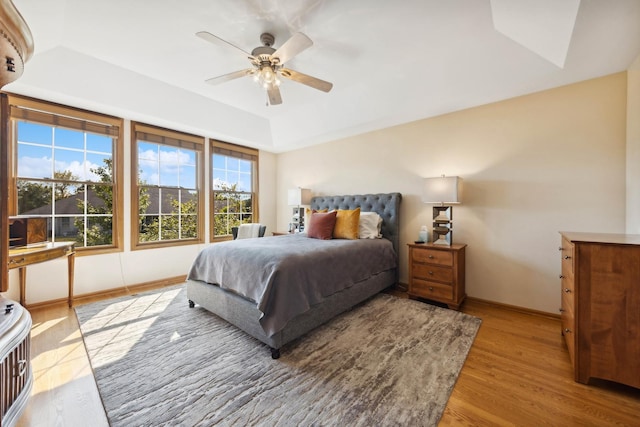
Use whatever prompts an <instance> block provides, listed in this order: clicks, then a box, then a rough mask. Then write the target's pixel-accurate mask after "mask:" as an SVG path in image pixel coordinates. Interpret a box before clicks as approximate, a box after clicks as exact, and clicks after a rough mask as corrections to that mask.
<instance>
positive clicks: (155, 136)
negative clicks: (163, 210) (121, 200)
mask: <svg viewBox="0 0 640 427" xmlns="http://www.w3.org/2000/svg"><path fill="white" fill-rule="evenodd" d="M139 136H144V137H145V138H143V140H144V141H146V142H151V143H157V144H160V145H165V146H169V147H177V148H181V147H182V148H187V149H189V150H193V151H195V153H196V183H195V184H196V190H197V192H198V194H197V196H196V199H197V203H198V208H197V215H198V225H197V234H198V235H197V237H195V238H183V239H171V240H157V241H151V242H140V228H139V226H138V224H139V206H140V201H139V197H138V195H139V194H140V193H139V191H140V187H139V185H138V171H139V165H138V141H139V138H138V137H139ZM204 147H205V138H204V137H201V136H197V135H192V134H188V133H184V132H179V131H174V130H171V129H165V128H161V127H157V126H152V125H147V124H144V123H140V122H133V121H132V122H131V214H130V218H131V250H143V249H154V248H165V247H174V246H184V245H193V244H202V243H204V235H205V232H204V217H205V212H204V206H205V200H204V195H205V191H204V187H203V185H202V184H203V182H204V170H205V168H204V166H203V160H204ZM158 187H160V188H162V186H158Z"/></svg>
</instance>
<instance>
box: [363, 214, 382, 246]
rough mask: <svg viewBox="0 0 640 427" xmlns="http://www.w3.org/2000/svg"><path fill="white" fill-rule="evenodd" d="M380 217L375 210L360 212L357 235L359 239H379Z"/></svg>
mask: <svg viewBox="0 0 640 427" xmlns="http://www.w3.org/2000/svg"><path fill="white" fill-rule="evenodd" d="M381 228H382V217H381V216H380V215H378V214H377V213H375V212H360V223H359V225H358V235H359V236H360V238H361V239H380V238H382V234H380V230H381Z"/></svg>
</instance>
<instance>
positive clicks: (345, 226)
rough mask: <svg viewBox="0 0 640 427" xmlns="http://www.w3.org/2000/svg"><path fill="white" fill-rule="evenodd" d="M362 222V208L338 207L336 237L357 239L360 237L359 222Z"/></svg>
mask: <svg viewBox="0 0 640 427" xmlns="http://www.w3.org/2000/svg"><path fill="white" fill-rule="evenodd" d="M359 223H360V208H355V209H353V210H346V209H338V214H337V215H336V226H335V227H334V228H333V238H334V239H349V240H355V239H357V238H358V224H359Z"/></svg>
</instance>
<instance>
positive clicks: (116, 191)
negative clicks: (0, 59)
mask: <svg viewBox="0 0 640 427" xmlns="http://www.w3.org/2000/svg"><path fill="white" fill-rule="evenodd" d="M8 97H9V109H10V112H9V118H10V126H9V127H10V132H9V133H10V138H9V161H10V165H9V173H10V177H9V181H10V185H9V215H16V214H17V212H18V189H17V182H18V158H17V154H18V146H17V145H18V139H17V137H18V135H17V122H18V121H28V122H31V123H37V124H41V125H46V126H58V127H60V128H64V129H72V130H76V131H87V132H90V133H96V134H100V130H101V129H107V128H109V129H111V133H110V134H107V135H108V136H110V137H111V138H113V140H114V142H113V152H112V171H111V172H112V179H113V185H112V188H113V190H112V197H113V201H112V223H111V227H112V242H111V244H110V245H99V246H76V253H77V254H78V255H79V256H84V255H97V254H102V253H112V252H122V251H123V250H124V247H123V241H124V240H123V237H124V231H123V230H124V206H123V202H122V200H123V199H122V195H123V191H124V174H123V171H124V169H123V162H124V160H123V154H124V153H123V146H124V142H123V141H124V120H123V119H121V118H119V117H114V116H109V115H106V114H102V113H96V112H93V111H88V110H83V109H80V108H75V107H69V106H66V105H62V104H57V103H53V102H47V101H41V100H38V99H34V98H29V97H25V96H21V95H14V94H8ZM25 114H27V115H29V116H30V118H29V119H25V118H24V115H25ZM50 217H52V216H50Z"/></svg>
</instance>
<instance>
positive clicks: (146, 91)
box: [5, 0, 640, 152]
mask: <svg viewBox="0 0 640 427" xmlns="http://www.w3.org/2000/svg"><path fill="white" fill-rule="evenodd" d="M14 4H15V5H16V7H17V8H18V10H19V11H20V12H21V13H22V15H23V17H24V18H25V20H26V22H27V24H28V25H29V27H30V28H31V31H32V33H33V37H34V41H35V54H34V56H33V58H31V60H30V61H29V62H28V63H27V64H26V66H25V72H24V75H23V76H22V78H21V79H20V80H18V81H16V82H14V83H12V84H10V85H8V86H6V87H5V90H6V91H9V92H14V93H20V94H24V95H28V96H33V97H37V98H40V99H46V100H53V101H56V102H59V103H63V104H67V105H72V106H76V107H81V108H87V109H91V110H94V111H99V112H104V113H108V114H113V115H117V116H121V117H125V118H128V119H133V120H140V121H145V122H147V123H150V124H155V125H159V126H165V127H169V128H173V129H176V130H182V131H186V132H192V133H195V134H198V135H204V136H207V137H213V138H218V139H221V140H225V141H229V142H235V143H241V144H245V145H249V146H252V147H256V148H260V149H263V150H267V151H272V152H283V151H287V150H291V149H295V148H298V147H302V146H306V145H311V144H316V143H321V142H325V141H329V140H333V139H336V138H340V137H345V136H349V135H355V134H358V133H362V132H366V131H370V130H375V129H379V128H383V127H388V126H391V125H396V124H401V123H406V122H409V121H413V120H418V119H422V118H426V117H433V116H436V115H440V114H444V113H448V112H452V111H456V110H460V109H464V108H469V107H473V106H477V105H482V104H486V103H490V102H495V101H499V100H502V99H507V98H511V97H514V96H519V95H524V94H527V93H532V92H536V91H540V90H544V89H549V88H553V87H557V86H562V85H566V84H570V83H573V82H578V81H582V80H586V79H590V78H594V77H599V76H603V75H607V74H611V73H615V72H619V71H624V70H626V69H627V68H628V67H629V66H630V65H631V63H632V62H633V60H634V59H635V58H636V57H637V56H638V55H640V0H402V1H398V2H391V1H381V0H349V1H338V0H288V1H286V2H285V1H267V0H216V1H212V0H14ZM203 30H204V31H208V32H210V33H213V34H215V35H217V36H219V37H221V38H223V39H225V40H227V41H229V42H231V43H233V44H235V45H237V46H239V47H241V48H242V49H244V50H246V51H251V50H252V49H253V48H254V47H257V46H259V45H260V40H259V37H260V34H261V33H263V32H270V33H272V34H274V35H275V37H276V42H275V47H276V48H277V47H279V46H281V45H282V43H284V42H285V41H286V40H287V39H288V38H289V37H290V36H291V35H292V34H293V33H295V32H298V31H300V32H303V33H305V34H306V35H307V36H309V37H310V38H311V39H312V40H313V41H314V45H313V46H312V47H311V48H309V49H307V50H305V51H304V52H302V53H301V54H299V55H298V56H297V57H295V58H294V59H293V60H291V61H290V62H288V63H287V67H288V68H292V69H294V70H296V71H300V72H303V73H305V74H310V75H312V76H315V77H318V78H321V79H323V80H328V81H330V82H332V83H333V84H334V87H333V90H332V91H331V92H330V93H324V92H320V91H317V90H314V89H311V88H309V87H307V86H304V85H301V84H299V83H295V82H292V81H289V80H285V81H283V83H282V86H281V92H282V98H283V104H282V105H277V106H269V107H267V106H266V105H265V103H266V94H265V92H264V91H263V90H262V89H261V88H260V87H259V86H258V85H256V83H254V82H253V81H252V79H251V78H249V77H245V78H241V79H237V80H233V81H230V82H227V83H224V84H223V85H219V86H212V85H209V84H206V83H205V82H204V81H205V79H207V78H210V77H215V76H218V75H221V74H226V73H229V72H232V71H237V70H240V69H244V68H248V65H249V64H248V60H247V59H246V58H245V57H243V56H242V55H241V54H240V53H239V52H238V51H236V50H234V49H233V48H229V47H227V46H218V45H213V44H210V43H207V42H206V41H204V40H202V39H200V38H198V37H196V36H195V33H196V32H198V31H203Z"/></svg>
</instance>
